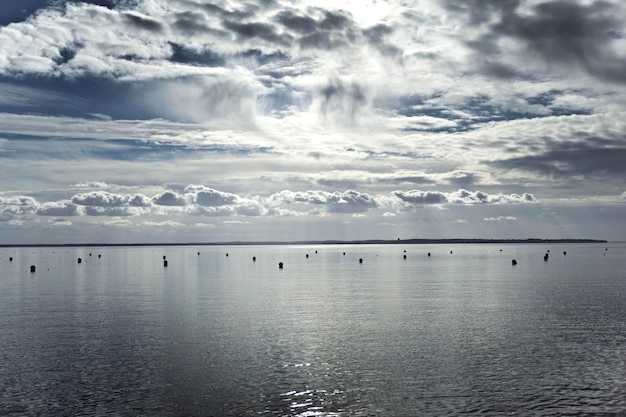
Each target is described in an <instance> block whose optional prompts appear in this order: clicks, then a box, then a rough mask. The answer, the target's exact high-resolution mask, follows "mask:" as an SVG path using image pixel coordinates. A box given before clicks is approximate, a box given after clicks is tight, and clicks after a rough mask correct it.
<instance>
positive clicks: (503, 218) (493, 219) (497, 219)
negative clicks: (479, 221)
mask: <svg viewBox="0 0 626 417" xmlns="http://www.w3.org/2000/svg"><path fill="white" fill-rule="evenodd" d="M483 220H484V221H486V222H501V221H506V220H517V217H513V216H497V217H485V218H484V219H483Z"/></svg>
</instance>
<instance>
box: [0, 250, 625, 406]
mask: <svg viewBox="0 0 626 417" xmlns="http://www.w3.org/2000/svg"><path fill="white" fill-rule="evenodd" d="M548 251H549V254H550V255H549V259H548V260H547V261H544V259H543V258H544V254H545V253H547V252H548ZM429 252H430V253H431V256H428V253H429ZM307 255H308V257H307ZM163 256H166V258H167V261H168V266H167V267H164V265H163ZM405 256H406V259H405ZM253 257H255V258H256V260H253ZM9 258H12V260H9ZM78 258H81V260H82V262H81V263H80V264H79V263H78V262H77V259H78ZM359 259H362V263H360V262H359ZM512 259H516V260H517V265H512ZM279 262H283V263H284V267H283V268H282V269H279V268H278V263H279ZM30 265H36V272H34V273H31V272H30V269H29V267H30ZM0 415H2V416H96V415H114V416H301V417H305V416H419V415H424V416H433V415H437V416H445V415H450V416H453V415H454V416H457V415H481V416H501V415H519V416H557V415H558V416H617V415H626V244H619V243H613V244H589V243H587V244H582V243H581V244H562V245H558V244H550V245H548V244H504V245H491V244H466V245H443V244H441V245H319V246H163V247H78V248H64V247H63V248H60V247H57V248H3V249H0Z"/></svg>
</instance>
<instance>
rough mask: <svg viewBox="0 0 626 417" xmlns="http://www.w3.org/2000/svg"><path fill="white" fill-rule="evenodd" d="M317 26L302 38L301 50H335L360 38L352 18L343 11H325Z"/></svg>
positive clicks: (316, 22)
mask: <svg viewBox="0 0 626 417" xmlns="http://www.w3.org/2000/svg"><path fill="white" fill-rule="evenodd" d="M315 24H316V27H315V29H314V30H313V31H311V32H309V33H307V34H306V35H305V36H303V37H302V38H300V47H301V48H304V49H307V48H314V49H325V50H333V49H337V48H342V47H345V46H347V45H349V44H351V43H353V42H354V41H355V40H356V39H357V37H358V30H357V28H356V26H355V24H354V21H353V20H352V17H351V16H350V15H349V14H348V13H346V12H343V11H337V12H331V11H328V10H324V11H323V12H322V17H321V18H319V19H317V20H316V21H315Z"/></svg>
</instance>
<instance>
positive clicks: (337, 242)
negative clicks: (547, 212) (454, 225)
mask: <svg viewBox="0 0 626 417" xmlns="http://www.w3.org/2000/svg"><path fill="white" fill-rule="evenodd" d="M427 243H436V244H441V243H456V244H471V243H503V244H507V243H608V240H604V239H585V238H583V239H577V238H575V239H572V238H563V239H544V238H527V239H482V238H439V239H396V240H393V239H365V240H337V239H328V240H297V241H228V242H158V243H154V242H152V243H151V242H144V243H138V242H131V243H21V244H0V248H28V247H97V246H252V245H259V246H261V245H268V246H271V245H275V246H281V245H376V244H389V245H393V244H395V245H399V244H427Z"/></svg>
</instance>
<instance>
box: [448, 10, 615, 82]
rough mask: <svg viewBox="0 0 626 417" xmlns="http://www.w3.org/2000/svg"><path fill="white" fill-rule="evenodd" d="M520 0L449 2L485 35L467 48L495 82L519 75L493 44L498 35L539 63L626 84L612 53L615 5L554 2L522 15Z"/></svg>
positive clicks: (472, 41)
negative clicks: (577, 69)
mask: <svg viewBox="0 0 626 417" xmlns="http://www.w3.org/2000/svg"><path fill="white" fill-rule="evenodd" d="M520 3H521V2H520V1H519V0H510V1H499V0H488V1H487V0H471V1H461V0H448V1H446V3H445V5H446V7H447V9H448V10H449V11H451V12H454V13H457V14H458V13H460V14H464V15H466V16H467V17H468V20H469V22H470V23H471V24H472V25H476V26H483V27H485V28H487V32H486V33H484V34H483V35H481V36H479V37H478V38H476V39H470V40H468V41H467V42H466V44H467V45H468V46H469V47H470V48H472V49H473V50H474V51H475V52H476V53H477V56H476V58H475V60H476V62H477V66H478V67H479V69H480V71H481V72H482V73H485V74H486V75H489V76H494V77H499V78H509V77H512V76H515V75H519V74H518V73H517V71H516V70H515V66H514V64H512V63H509V62H503V61H505V60H510V59H514V58H515V57H513V56H510V55H509V56H506V55H505V51H502V50H501V49H500V47H499V44H498V41H499V40H501V39H502V38H503V37H506V38H513V39H516V40H518V41H520V42H521V44H522V45H524V47H525V48H526V49H527V50H528V51H529V52H530V53H531V54H535V55H536V56H538V57H539V58H541V59H542V60H545V61H546V62H551V63H557V64H564V65H572V64H574V65H577V66H578V67H580V68H581V69H582V70H583V71H585V72H587V73H589V74H590V75H593V76H594V77H598V78H601V79H604V80H607V81H615V82H626V58H625V57H624V56H623V55H621V56H620V53H621V54H623V51H618V50H615V49H614V42H615V40H617V39H621V38H623V36H624V34H623V30H622V26H623V22H622V20H621V19H620V17H619V16H620V13H618V11H619V10H618V8H619V6H618V5H616V4H612V3H609V2H607V1H595V2H592V3H590V4H581V3H580V2H572V1H564V0H556V1H548V2H543V3H540V4H537V5H535V6H534V7H533V8H532V9H531V10H532V13H526V12H525V13H522V12H521V11H520V10H519V9H518V6H519V5H520Z"/></svg>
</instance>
